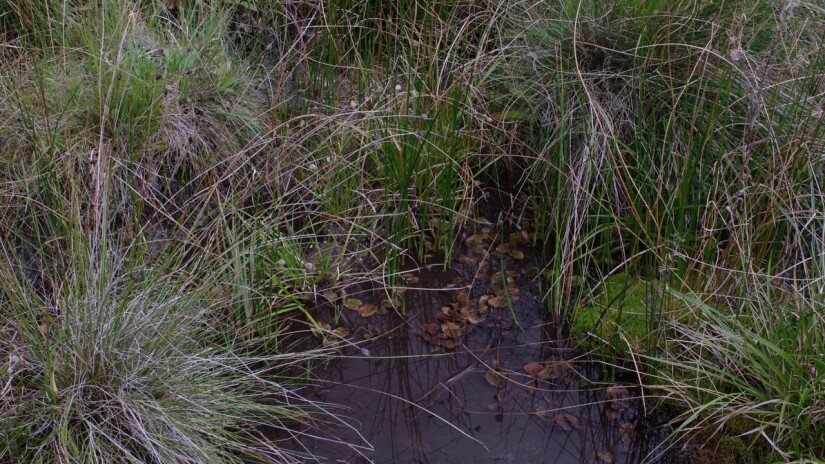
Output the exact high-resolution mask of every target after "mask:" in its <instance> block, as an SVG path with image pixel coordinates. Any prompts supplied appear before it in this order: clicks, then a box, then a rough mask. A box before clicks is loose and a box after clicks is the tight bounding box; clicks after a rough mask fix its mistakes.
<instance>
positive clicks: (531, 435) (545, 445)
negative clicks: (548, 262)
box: [302, 237, 664, 464]
mask: <svg viewBox="0 0 825 464" xmlns="http://www.w3.org/2000/svg"><path fill="white" fill-rule="evenodd" d="M490 242H491V243H483V244H481V246H477V247H475V248H476V249H475V250H471V249H470V247H467V246H463V248H464V249H463V250H461V251H460V252H459V255H458V258H459V259H456V260H455V263H454V264H453V265H452V267H451V270H450V271H443V270H442V269H443V266H437V265H431V266H426V267H425V268H424V269H421V270H419V271H418V272H416V273H415V274H414V275H415V277H411V278H410V280H409V281H408V284H409V286H410V287H414V288H411V289H409V290H407V291H406V292H405V294H404V297H403V298H404V303H405V305H404V306H405V310H404V311H403V312H401V311H398V312H393V311H392V310H391V311H389V313H388V314H387V315H373V316H370V317H367V318H363V317H360V316H359V315H358V314H357V312H356V311H348V310H342V311H343V315H342V319H341V320H340V321H338V325H341V326H344V327H347V328H349V331H350V335H349V337H348V339H350V340H352V341H353V342H356V343H358V346H356V347H349V348H346V349H345V350H344V357H343V358H342V359H340V360H338V359H336V360H335V361H333V362H332V363H330V364H329V365H328V366H327V367H326V368H325V369H323V370H322V371H321V372H320V374H319V375H320V376H321V378H322V379H323V380H324V381H325V384H326V385H327V386H326V387H324V388H321V389H320V390H319V391H317V396H318V398H317V399H320V400H322V401H326V402H328V403H331V404H334V405H338V408H336V412H338V414H339V415H341V416H342V423H338V424H330V425H328V426H325V427H323V428H322V429H321V430H312V431H308V432H311V433H313V434H316V435H321V436H323V437H325V438H324V439H317V440H312V439H311V440H307V439H303V440H302V444H303V446H306V447H307V450H308V451H310V452H311V453H312V454H314V455H316V456H322V457H323V458H319V460H320V461H321V462H347V463H358V462H376V463H456V462H473V463H522V462H542V463H559V464H562V463H610V462H615V463H640V462H654V461H656V460H657V457H658V452H657V451H655V448H656V445H660V444H661V443H662V437H663V434H664V432H663V430H660V428H657V427H653V426H651V425H650V424H651V423H653V422H657V421H654V420H650V419H648V418H645V417H644V414H643V413H642V412H643V409H644V405H643V402H642V401H641V400H640V399H639V398H635V395H634V394H633V393H632V392H633V390H632V389H628V388H625V387H620V386H616V385H614V384H609V383H605V382H600V381H599V379H600V375H601V374H600V370H599V369H598V368H597V367H595V366H594V365H592V364H590V363H587V362H586V361H585V359H583V358H582V357H581V356H578V355H577V352H576V351H575V350H573V349H571V348H570V347H569V345H570V344H569V343H568V342H567V341H564V340H562V339H561V337H559V335H558V333H559V330H557V328H556V327H554V326H553V325H551V324H549V323H547V321H546V320H545V315H546V314H547V313H548V311H547V307H546V305H545V304H544V303H543V302H542V298H541V296H542V295H541V291H540V289H539V287H538V283H537V281H536V280H535V279H532V278H531V277H532V274H533V273H534V272H535V268H533V266H535V265H536V264H537V263H535V262H533V260H532V257H533V256H534V255H535V253H531V250H529V249H528V248H525V247H519V248H520V249H522V250H523V251H524V255H525V258H521V255H519V254H514V255H515V256H518V257H519V258H521V259H514V258H513V257H512V256H511V255H510V254H508V253H507V252H504V253H501V254H498V253H496V252H495V251H494V250H495V248H496V246H495V245H494V244H495V243H496V238H495V237H493V238H492V240H490ZM491 250H493V251H492V252H491ZM495 255H498V256H495ZM502 267H503V268H504V271H505V272H504V273H499V271H501V270H502ZM531 268H532V269H531ZM506 271H510V273H511V274H512V277H511V279H512V283H510V284H509V285H508V291H507V293H506V295H507V296H508V297H509V300H510V303H511V304H508V305H506V306H505V307H503V308H495V307H489V309H488V310H487V311H486V312H485V311H484V305H480V304H479V299H481V301H482V302H483V301H484V299H483V298H482V297H483V296H484V295H495V294H496V293H498V294H502V293H503V288H504V280H503V279H505V278H506V277H507V274H506ZM525 272H526V273H527V274H528V275H525ZM491 277H492V282H491ZM415 280H417V282H415ZM498 282H502V283H501V284H500V285H498ZM357 297H358V298H359V299H362V300H363V301H364V302H367V301H370V302H373V301H372V300H375V301H374V302H373V303H375V304H378V302H379V301H380V299H381V298H382V297H383V296H382V295H380V293H379V292H375V293H369V292H362V293H360V294H358V295H357ZM497 303H498V305H500V301H498V302H497ZM442 308H446V309H442ZM481 312H484V314H480V313H481ZM468 315H469V317H467V316H468ZM482 318H483V320H480V319H482ZM365 338H366V340H365ZM528 372H529V373H528ZM531 374H532V375H531Z"/></svg>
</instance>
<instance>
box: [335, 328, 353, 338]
mask: <svg viewBox="0 0 825 464" xmlns="http://www.w3.org/2000/svg"><path fill="white" fill-rule="evenodd" d="M332 333H333V334H334V335H335V336H337V337H340V338H344V337H346V336H347V335H349V329H348V328H346V327H336V328H335V329H333V331H332Z"/></svg>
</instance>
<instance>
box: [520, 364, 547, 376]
mask: <svg viewBox="0 0 825 464" xmlns="http://www.w3.org/2000/svg"><path fill="white" fill-rule="evenodd" d="M542 370H544V365H542V363H539V362H529V363H527V364H525V365H524V372H526V373H527V375H529V376H530V377H533V378H535V379H537V378H539V374H540V373H541V371H542Z"/></svg>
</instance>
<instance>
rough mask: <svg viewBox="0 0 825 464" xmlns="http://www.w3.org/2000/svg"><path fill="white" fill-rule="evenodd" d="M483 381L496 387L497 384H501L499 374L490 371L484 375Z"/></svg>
mask: <svg viewBox="0 0 825 464" xmlns="http://www.w3.org/2000/svg"><path fill="white" fill-rule="evenodd" d="M484 379H485V380H487V383H489V384H490V385H492V386H494V387H498V385H499V383H501V374H499V373H498V372H496V371H494V370H492V369H490V370H488V371H487V373H486V374H484Z"/></svg>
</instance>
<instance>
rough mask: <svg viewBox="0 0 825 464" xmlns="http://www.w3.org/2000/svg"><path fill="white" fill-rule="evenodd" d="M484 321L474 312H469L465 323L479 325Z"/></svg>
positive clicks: (482, 317)
mask: <svg viewBox="0 0 825 464" xmlns="http://www.w3.org/2000/svg"><path fill="white" fill-rule="evenodd" d="M484 319H485V318H484V316H482V315H480V314H479V313H477V312H475V311H471V312H470V314H469V315H468V316H467V321H468V322H469V323H470V324H481V323H482V322H484Z"/></svg>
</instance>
